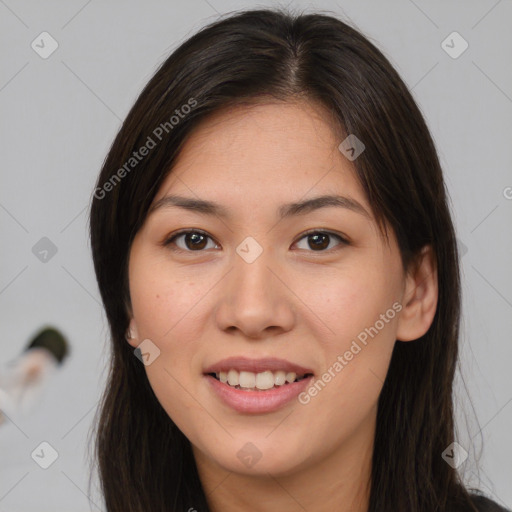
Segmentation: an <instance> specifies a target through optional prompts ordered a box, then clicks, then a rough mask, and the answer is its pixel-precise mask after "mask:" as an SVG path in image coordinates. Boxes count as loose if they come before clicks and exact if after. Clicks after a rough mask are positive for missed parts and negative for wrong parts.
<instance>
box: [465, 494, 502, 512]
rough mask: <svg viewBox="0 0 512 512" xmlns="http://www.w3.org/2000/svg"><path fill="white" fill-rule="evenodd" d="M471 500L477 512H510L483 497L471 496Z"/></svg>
mask: <svg viewBox="0 0 512 512" xmlns="http://www.w3.org/2000/svg"><path fill="white" fill-rule="evenodd" d="M471 499H472V500H473V503H474V504H475V507H476V508H477V510H478V512H510V511H509V510H507V509H506V508H503V507H502V506H501V505H498V504H497V503H496V502H495V501H492V500H490V499H489V498H486V497H485V496H481V495H478V494H472V495H471Z"/></svg>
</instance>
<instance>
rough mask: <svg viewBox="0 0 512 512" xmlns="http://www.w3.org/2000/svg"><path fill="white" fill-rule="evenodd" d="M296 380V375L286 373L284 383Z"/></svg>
mask: <svg viewBox="0 0 512 512" xmlns="http://www.w3.org/2000/svg"><path fill="white" fill-rule="evenodd" d="M296 378H297V374H296V373H295V372H288V373H287V374H286V382H293V381H294V380H295V379H296Z"/></svg>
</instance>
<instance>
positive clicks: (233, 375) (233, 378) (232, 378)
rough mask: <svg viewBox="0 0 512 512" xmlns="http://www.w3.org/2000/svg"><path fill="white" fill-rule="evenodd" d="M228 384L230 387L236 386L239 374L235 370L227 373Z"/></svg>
mask: <svg viewBox="0 0 512 512" xmlns="http://www.w3.org/2000/svg"><path fill="white" fill-rule="evenodd" d="M228 383H229V385H230V386H238V384H239V374H238V372H237V371H236V370H229V372H228Z"/></svg>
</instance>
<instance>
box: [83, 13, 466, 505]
mask: <svg viewBox="0 0 512 512" xmlns="http://www.w3.org/2000/svg"><path fill="white" fill-rule="evenodd" d="M265 98H273V99H277V100H279V101H290V100H293V99H294V98H302V99H306V100H310V101H314V102H320V103H321V104H322V105H323V106H325V107H326V108H327V110H328V111H329V112H331V113H332V115H331V117H332V122H333V129H339V130H340V132H341V133H345V134H355V135H356V136H357V137H358V138H359V139H360V140H361V141H363V142H364V144H365V146H366V148H365V151H364V152H363V153H362V154H361V155H360V156H359V157H358V158H357V159H356V160H355V161H354V162H353V164H354V166H355V169H356V172H357V178H358V180H359V181H360V183H361V185H362V187H363V189H364V191H365V193H366V196H367V199H368V202H369V204H370V205H371V206H372V209H373V213H374V215H375V218H376V219H377V221H378V222H379V224H380V226H381V228H383V229H384V231H385V226H384V221H387V222H388V223H389V226H391V228H392V229H393V230H394V233H395V234H396V238H397V241H398V245H399V249H400V253H401V256H402V260H403V264H404V269H407V268H409V265H411V264H413V263H414V258H415V256H416V255H418V253H419V251H420V250H421V248H422V247H424V246H425V245H427V244H431V245H432V247H433V249H434V252H435V255H436V264H437V271H438V280H439V296H438V306H437V311H436V314H435V318H434V320H433V323H432V325H431V327H430V329H429V330H428V332H427V333H426V334H425V335H424V336H423V337H422V338H420V339H418V340H416V341H412V342H407V343H403V342H399V341H398V342H396V344H395V347H394V351H393V355H392V359H391V364H390V367H389V371H388V374H387V377H386V380H385V383H384V386H383V389H382V392H381V394H380V397H379V403H378V414H377V428H376V437H375V444H374V453H373V465H372V474H371V494H370V506H369V510H370V511H371V512H388V511H389V512H396V511H397V510H399V511H405V510H407V511H408V512H434V511H439V512H444V511H447V510H458V509H459V507H466V508H465V510H476V509H474V508H472V506H471V500H470V496H469V494H468V491H467V490H466V489H465V488H464V486H463V484H462V483H461V481H460V479H459V476H458V474H457V472H456V470H455V469H453V468H452V467H451V466H450V465H449V464H447V463H446V462H445V461H444V460H443V458H442V457H441V454H442V452H443V451H444V450H445V449H446V448H447V446H448V445H450V443H452V442H453V441H454V414H453V405H452V382H453V379H454V372H455V368H456V362H457V351H458V337H459V315H460V278H459V263H458V253H457V244H456V239H455V234H454V227H453V224H452V220H451V215H450V211H449V205H448V198H447V191H446V188H445V184H444V181H443V176H442V170H441V167H440V163H439V160H438V156H437V152H436V148H435V146H434V142H433V140H432V138H431V135H430V133H429V130H428V128H427V126H426V123H425V121H424V119H423V116H422V114H421V112H420V110H419V109H418V107H417V105H416V103H415V101H414V100H413V98H412V96H411V94H410V92H409V90H408V88H407V86H406V85H405V84H404V82H403V81H402V80H401V79H400V77H399V75H398V74H397V72H396V71H395V69H394V68H393V67H392V65H391V64H390V63H389V61H388V60H387V59H386V57H385V56H384V55H383V53H382V52H381V51H379V50H378V49H377V48H376V47H375V46H374V45H373V44H372V43H370V42H369V40H368V39H367V38H366V37H364V36H363V35H362V34H361V33H360V32H359V31H357V30H356V29H354V28H352V27H351V26H349V25H348V24H346V23H344V22H342V21H340V20H339V19H337V18H336V17H334V16H330V15H326V14H301V15H292V14H290V13H289V12H286V11H284V10H281V9H273V10H251V11H243V12H238V13H234V14H231V15H229V16H226V17H223V18H222V19H220V20H218V21H216V22H214V23H212V24H210V25H208V26H207V27H205V28H203V29H202V30H200V31H199V32H198V33H196V34H195V35H194V36H192V37H191V38H190V39H188V40H187V41H186V42H184V43H183V44H182V45H181V46H179V47H178V48H177V49H176V50H175V51H174V52H173V53H172V54H171V55H170V56H169V57H168V58H167V60H165V62H163V64H161V66H160V67H159V69H158V70H157V71H156V73H155V74H154V76H153V77H152V78H151V80H150V81H149V83H148V84H147V85H146V86H145V88H144V90H143V91H142V93H141V94H140V96H139V98H138V99H137V101H136V102H135V105H134V106H133V107H132V109H131V111H130V112H129V114H128V116H127V117H126V120H125V121H124V123H123V125H122V127H121V129H120V130H119V133H118V134H117V136H116V138H115V140H114V142H113V144H112V146H111V148H110V151H109V153H108V155H107V157H106V159H105V162H104V164H103V167H102V169H101V173H100V175H99V178H98V181H97V184H96V189H95V191H94V197H93V199H92V205H91V211H90V236H91V248H92V256H93V260H94V268H95V272H96V276H97V281H98V286H99V290H100V293H101V297H102V299H103V303H104V307H105V311H106V315H107V319H108V323H109V327H110V335H111V365H110V368H109V375H108V381H107V385H106V389H105V391H104V394H103V396H102V401H101V404H100V408H99V413H100V414H99V418H98V419H97V425H96V431H97V432H96V438H95V455H96V457H97V462H98V467H99V476H100V481H101V489H102V492H103V496H104V499H105V504H106V507H107V510H108V511H109V512H136V511H137V512H142V511H146V512H147V511H149V510H151V511H152V512H159V511H162V512H164V511H166V512H170V511H176V512H177V511H180V512H181V511H185V510H188V509H189V508H193V509H195V510H197V511H198V512H204V511H207V510H208V505H207V500H206V496H205V494H204V491H203V488H202V486H201V482H200V479H199V477H198V472H197V468H196V464H195V460H194V457H193V454H192V451H191V447H190V442H189V441H188V439H187V438H186V437H185V436H184V435H183V433H182V432H181V431H180V430H179V429H178V428H177V427H176V425H175V424H174V423H173V422H172V420H171V419H170V418H169V417H168V415H167V414H166V413H165V411H164V410H163V408H162V407H161V405H160V404H159V402H158V400H157V399H156V397H155V395H154V393H153V391H152V389H151V387H150V385H149V383H148V379H147V377H146V374H145V371H144V367H143V365H142V364H141V362H140V361H139V360H138V359H137V358H136V357H134V354H133V350H132V349H131V347H130V345H129V344H128V343H127V341H126V339H125V333H126V330H127V328H128V323H129V314H130V297H129V288H128V280H127V261H128V255H129V251H130V247H131V242H132V240H133V238H134V236H135V234H136V233H137V231H138V230H139V229H140V227H141V226H142V224H143V222H144V220H145V217H146V214H147V212H148V208H149V206H150V204H151V202H152V200H153V198H154V196H155V194H156V192H157V191H158V189H159V187H160V185H161V183H162V181H163V180H164V179H165V177H166V176H167V175H168V174H169V173H170V172H171V170H172V167H173V163H174V162H175V160H176V157H177V155H178V153H179V151H180V148H181V147H182V146H183V143H184V142H185V140H186V139H187V137H188V136H189V135H190V134H191V133H192V131H193V129H194V128H195V127H197V126H198V124H199V123H200V122H202V121H203V120H205V119H206V117H207V116H208V115H209V114H211V113H213V112H215V111H219V110H220V109H223V108H226V107H229V106H232V105H234V104H237V103H240V102H250V101H264V100H265ZM185 105H188V107H187V108H185V107H184V106H185ZM172 116H174V117H175V119H172ZM157 128H160V129H159V130H157ZM157 134H159V136H157ZM150 139H151V140H152V141H153V142H154V143H155V145H154V146H152V147H151V149H150V151H149V153H148V154H147V155H146V156H145V157H144V158H141V159H140V160H139V159H137V161H136V162H135V161H131V160H130V159H131V158H133V153H134V151H138V149H139V148H140V147H142V146H144V145H146V146H150V145H151V144H150V142H149V140H150ZM157 139H158V140H157ZM340 142H341V140H340ZM121 169H124V172H123V171H122V170H121Z"/></svg>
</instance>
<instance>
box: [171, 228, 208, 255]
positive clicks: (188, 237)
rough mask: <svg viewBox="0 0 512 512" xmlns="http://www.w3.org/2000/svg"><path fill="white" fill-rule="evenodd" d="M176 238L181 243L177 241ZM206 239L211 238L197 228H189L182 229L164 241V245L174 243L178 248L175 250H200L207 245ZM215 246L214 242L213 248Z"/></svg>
mask: <svg viewBox="0 0 512 512" xmlns="http://www.w3.org/2000/svg"><path fill="white" fill-rule="evenodd" d="M178 240H179V241H180V242H181V243H177V241H178ZM208 240H212V238H211V237H210V236H208V235H207V234H206V233H203V232H202V231H197V230H189V231H182V232H181V233H178V234H175V235H173V236H172V237H171V238H169V239H168V240H167V241H166V242H165V243H164V245H166V246H168V245H175V246H176V247H177V248H178V249H175V250H182V251H187V252H194V251H195V252H200V251H202V250H203V249H205V248H206V247H207V245H208ZM183 242H184V243H183ZM212 242H213V240H212ZM215 247H216V244H214V247H213V248H215ZM210 248H211V247H210ZM173 249H174V248H173Z"/></svg>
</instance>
